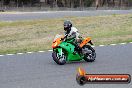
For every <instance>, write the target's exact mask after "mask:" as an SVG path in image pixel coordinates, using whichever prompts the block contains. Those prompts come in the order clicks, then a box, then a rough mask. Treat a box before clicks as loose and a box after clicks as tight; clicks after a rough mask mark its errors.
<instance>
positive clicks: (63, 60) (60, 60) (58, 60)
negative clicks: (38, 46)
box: [52, 51, 66, 65]
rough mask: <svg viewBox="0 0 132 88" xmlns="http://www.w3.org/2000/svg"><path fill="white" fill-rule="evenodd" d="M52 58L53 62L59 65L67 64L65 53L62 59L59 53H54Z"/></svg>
mask: <svg viewBox="0 0 132 88" xmlns="http://www.w3.org/2000/svg"><path fill="white" fill-rule="evenodd" d="M52 57H53V60H54V61H55V62H56V63H57V64H59V65H64V64H65V63H66V56H65V55H64V53H63V54H62V57H59V55H58V53H56V52H55V51H53V53H52Z"/></svg>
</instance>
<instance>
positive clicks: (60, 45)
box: [52, 34, 96, 65]
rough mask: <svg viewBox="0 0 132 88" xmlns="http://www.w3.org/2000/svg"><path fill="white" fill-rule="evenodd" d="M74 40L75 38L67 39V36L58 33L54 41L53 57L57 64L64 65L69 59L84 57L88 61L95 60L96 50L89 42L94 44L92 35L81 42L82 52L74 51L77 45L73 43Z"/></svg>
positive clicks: (78, 59) (79, 59) (77, 59)
mask: <svg viewBox="0 0 132 88" xmlns="http://www.w3.org/2000/svg"><path fill="white" fill-rule="evenodd" d="M73 41H74V38H73V39H70V40H68V39H66V36H62V35H58V34H57V35H56V37H55V39H54V41H53V43H52V48H53V53H52V57H53V60H54V61H55V62H56V63H57V64H59V65H64V64H65V63H66V62H69V61H81V60H83V59H84V60H85V61H87V62H93V61H94V60H95V58H96V53H95V50H94V49H93V48H92V47H91V46H90V45H88V43H90V44H91V45H93V43H92V42H91V38H90V37H87V38H85V39H84V40H82V42H81V43H80V45H79V47H80V48H81V53H80V52H76V53H74V52H75V46H74V45H73V44H72V42H73Z"/></svg>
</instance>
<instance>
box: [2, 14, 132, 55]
mask: <svg viewBox="0 0 132 88" xmlns="http://www.w3.org/2000/svg"><path fill="white" fill-rule="evenodd" d="M67 19H68V20H71V21H72V22H73V25H74V26H75V27H76V28H77V29H78V30H79V31H80V34H81V35H82V36H83V37H87V36H91V37H92V40H93V42H94V44H95V45H100V44H104V45H108V44H111V43H121V42H132V14H126V15H116V14H113V15H109V16H93V17H64V18H59V19H43V20H32V21H15V22H0V54H7V53H21V52H29V51H39V50H48V49H51V44H52V41H53V38H54V37H55V35H56V34H63V33H64V30H63V21H64V20H67Z"/></svg>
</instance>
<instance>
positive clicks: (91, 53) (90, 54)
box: [83, 45, 96, 62]
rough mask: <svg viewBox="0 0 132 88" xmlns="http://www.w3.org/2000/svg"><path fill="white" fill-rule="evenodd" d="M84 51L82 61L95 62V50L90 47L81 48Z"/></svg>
mask: <svg viewBox="0 0 132 88" xmlns="http://www.w3.org/2000/svg"><path fill="white" fill-rule="evenodd" d="M83 49H84V50H86V51H87V52H86V53H85V54H84V58H83V59H84V60H85V61H87V62H93V61H95V58H96V53H95V50H94V49H93V48H92V47H91V46H90V45H85V46H84V47H83Z"/></svg>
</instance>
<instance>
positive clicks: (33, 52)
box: [0, 42, 132, 57]
mask: <svg viewBox="0 0 132 88" xmlns="http://www.w3.org/2000/svg"><path fill="white" fill-rule="evenodd" d="M129 43H132V42H129ZM119 44H120V45H124V44H127V43H119ZM110 45H112V46H114V45H118V44H110ZM99 46H100V47H103V46H106V45H99ZM92 47H96V46H92ZM48 51H50V52H51V51H53V50H48ZM37 52H46V51H37ZM26 53H29V54H30V53H35V52H26ZM26 53H17V54H18V55H20V54H26ZM6 55H8V56H12V55H16V54H5V55H0V57H1V56H6Z"/></svg>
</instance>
